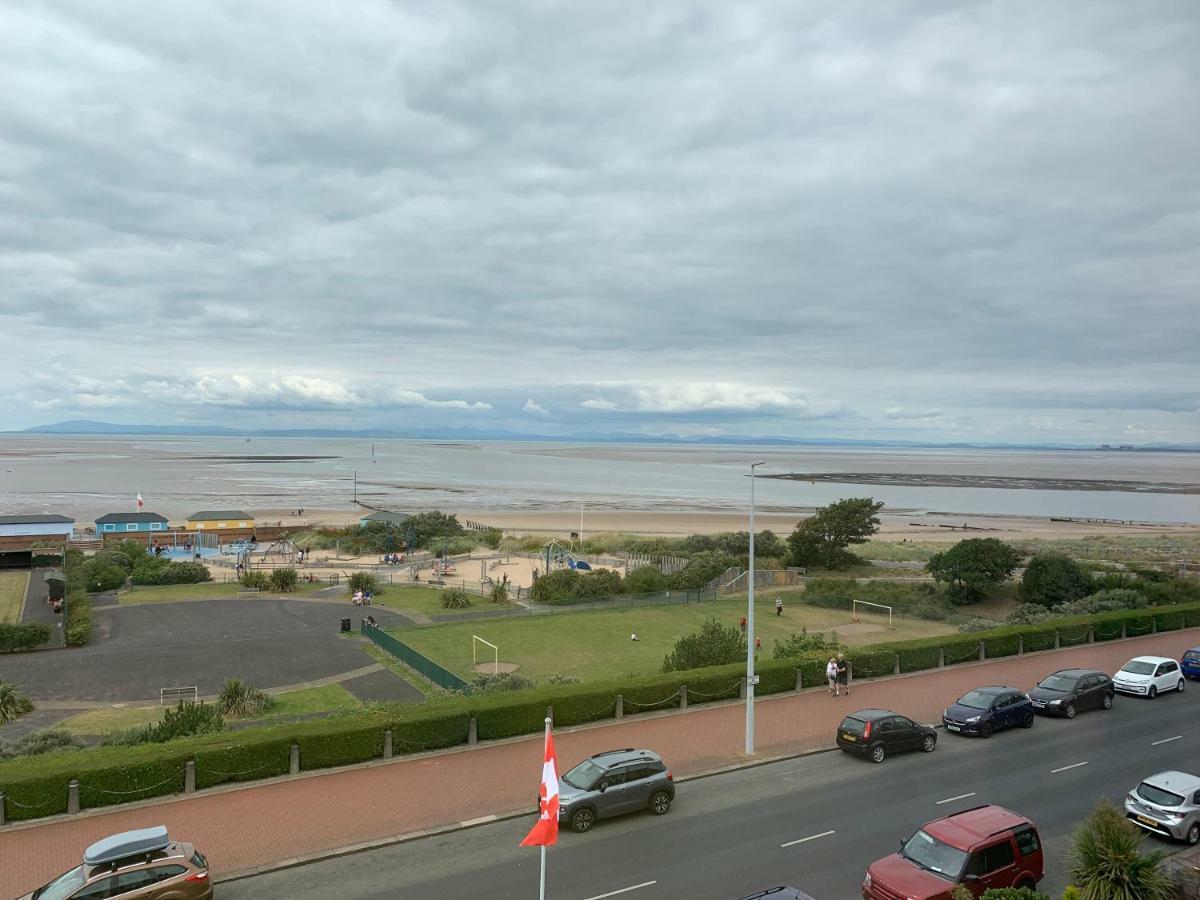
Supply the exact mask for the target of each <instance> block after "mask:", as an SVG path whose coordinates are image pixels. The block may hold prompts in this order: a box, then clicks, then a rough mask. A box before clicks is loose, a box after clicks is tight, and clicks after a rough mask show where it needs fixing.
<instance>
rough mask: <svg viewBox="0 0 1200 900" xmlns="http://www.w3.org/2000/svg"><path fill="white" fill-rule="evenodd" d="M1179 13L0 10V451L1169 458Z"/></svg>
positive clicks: (1168, 6) (1187, 437) (1175, 429)
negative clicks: (717, 448)
mask: <svg viewBox="0 0 1200 900" xmlns="http://www.w3.org/2000/svg"><path fill="white" fill-rule="evenodd" d="M1198 47H1200V5H1197V4H1196V3H1194V2H1193V0H1179V2H1150V3H1139V2H1131V0H1114V2H1078V3H1068V2H1064V3H1045V2H1040V0H1039V2H1029V3H1012V2H1001V3H978V4H972V3H963V2H947V3H935V2H926V0H922V2H914V3H910V4H905V3H900V2H894V3H875V2H862V3H848V2H840V3H811V4H810V3H800V2H796V0H789V2H781V3H767V2H756V3H729V2H718V3H711V4H704V3H680V4H669V3H656V4H647V3H643V2H631V3H619V2H618V3H611V2H610V3H582V2H581V3H573V4H524V3H517V2H512V0H498V2H494V3H480V2H474V3H468V4H454V3H449V2H447V3H432V4H426V3H399V2H396V3H391V2H383V0H357V2H355V3H316V2H313V3H298V2H279V3H266V2H264V3H250V4H247V3H244V2H237V3H225V2H213V0H206V2H203V3H195V2H187V3H183V2H180V3H172V2H158V3H143V2H139V3H125V2H114V0H106V2H103V3H98V2H95V0H79V2H64V0H59V2H41V3H22V2H6V3H4V4H2V5H0V84H2V85H3V88H2V89H0V349H2V351H3V352H2V353H0V380H2V383H3V384H4V385H5V400H4V402H3V403H0V428H10V429H15V428H23V427H26V426H29V425H35V424H40V423H47V422H54V421H58V420H62V419H69V418H88V419H98V420H103V421H111V422H121V423H154V424H171V423H206V424H207V423H212V424H222V425H239V426H242V425H244V426H261V427H293V426H304V427H312V426H320V427H351V428H353V427H358V428H367V427H389V428H397V429H403V428H408V427H440V426H447V427H450V426H456V427H471V428H489V429H490V428H505V429H509V430H515V431H523V432H539V433H546V434H560V435H570V434H578V433H585V432H615V431H623V432H645V433H679V434H700V433H723V434H763V435H787V436H796V437H853V438H891V437H894V438H900V439H918V440H933V441H940V440H979V441H1014V442H1040V441H1077V442H1093V441H1095V442H1121V443H1145V442H1183V441H1200V51H1198V50H1197V48H1198Z"/></svg>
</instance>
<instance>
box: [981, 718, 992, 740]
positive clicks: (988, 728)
mask: <svg viewBox="0 0 1200 900" xmlns="http://www.w3.org/2000/svg"><path fill="white" fill-rule="evenodd" d="M979 736H980V737H985V738H989V737H991V736H992V723H991V722H984V723H983V724H982V725H980V726H979Z"/></svg>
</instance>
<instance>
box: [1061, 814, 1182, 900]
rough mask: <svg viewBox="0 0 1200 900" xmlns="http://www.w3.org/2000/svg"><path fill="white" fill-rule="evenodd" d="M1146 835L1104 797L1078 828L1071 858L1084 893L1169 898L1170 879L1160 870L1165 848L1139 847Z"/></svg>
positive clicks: (1075, 878) (1076, 880)
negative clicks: (1144, 850)
mask: <svg viewBox="0 0 1200 900" xmlns="http://www.w3.org/2000/svg"><path fill="white" fill-rule="evenodd" d="M1144 838H1145V835H1144V834H1143V833H1142V832H1141V831H1140V830H1139V829H1138V827H1137V826H1136V825H1134V824H1133V823H1132V822H1130V821H1129V820H1128V819H1126V818H1125V816H1124V815H1123V814H1122V813H1121V812H1120V811H1119V810H1118V809H1117V808H1116V807H1115V806H1113V804H1112V802H1111V801H1110V800H1109V799H1108V798H1107V797H1104V798H1102V799H1101V800H1100V802H1099V803H1097V804H1096V806H1095V807H1094V808H1093V809H1092V812H1091V815H1089V816H1088V817H1087V819H1086V820H1084V822H1083V824H1082V825H1080V826H1079V829H1078V830H1077V831H1076V832H1075V836H1074V839H1073V842H1072V847H1071V850H1070V854H1069V858H1070V864H1071V881H1072V883H1073V884H1075V885H1077V886H1078V887H1079V889H1080V892H1081V893H1082V894H1083V896H1085V897H1131V898H1132V897H1136V898H1139V900H1170V898H1172V897H1174V896H1175V889H1174V887H1173V886H1172V884H1171V882H1170V881H1169V880H1168V879H1167V877H1166V876H1165V875H1163V874H1162V873H1161V872H1160V871H1158V864H1159V863H1160V862H1161V861H1162V859H1163V857H1164V856H1166V852H1165V851H1163V850H1154V851H1152V852H1150V853H1148V854H1146V855H1144V856H1143V855H1142V854H1141V853H1140V852H1139V851H1138V847H1139V846H1140V845H1141V843H1142V841H1143V840H1144Z"/></svg>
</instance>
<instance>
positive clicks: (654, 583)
mask: <svg viewBox="0 0 1200 900" xmlns="http://www.w3.org/2000/svg"><path fill="white" fill-rule="evenodd" d="M666 589H667V576H666V575H664V574H663V573H662V572H660V571H659V569H658V566H640V567H639V568H636V569H634V570H633V571H632V572H630V573H629V574H628V575H626V576H625V590H627V591H629V593H631V594H654V593H657V592H659V591H665V590H666Z"/></svg>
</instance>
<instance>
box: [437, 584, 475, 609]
mask: <svg viewBox="0 0 1200 900" xmlns="http://www.w3.org/2000/svg"><path fill="white" fill-rule="evenodd" d="M439 599H440V602H441V605H442V609H466V608H467V607H468V606H470V605H471V598H470V597H468V596H467V592H466V591H464V590H463V589H462V588H446V590H444V591H442V592H441V594H440V595H439Z"/></svg>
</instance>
